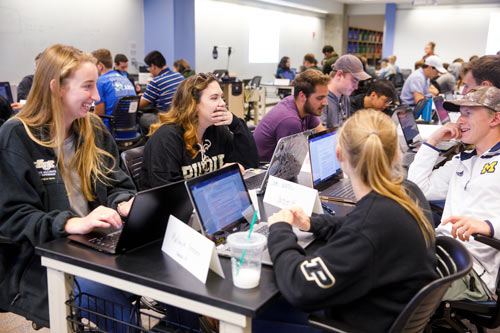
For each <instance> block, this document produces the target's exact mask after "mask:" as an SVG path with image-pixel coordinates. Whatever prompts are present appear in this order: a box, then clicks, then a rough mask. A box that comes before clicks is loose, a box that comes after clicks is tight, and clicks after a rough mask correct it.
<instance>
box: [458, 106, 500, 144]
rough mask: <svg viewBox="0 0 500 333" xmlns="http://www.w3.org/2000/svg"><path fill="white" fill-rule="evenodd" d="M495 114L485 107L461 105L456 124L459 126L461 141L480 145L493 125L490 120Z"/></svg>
mask: <svg viewBox="0 0 500 333" xmlns="http://www.w3.org/2000/svg"><path fill="white" fill-rule="evenodd" d="M494 118H495V114H494V113H493V112H490V111H489V110H488V109H487V108H485V107H480V106H473V107H470V106H461V107H460V117H459V118H458V121H457V124H458V125H459V126H460V132H461V133H462V141H463V142H464V143H467V144H473V145H480V144H481V142H482V141H483V140H485V138H486V137H487V136H488V134H489V133H490V131H491V130H494V129H495V127H494V125H492V121H493V120H494Z"/></svg>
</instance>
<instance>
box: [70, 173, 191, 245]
mask: <svg viewBox="0 0 500 333" xmlns="http://www.w3.org/2000/svg"><path fill="white" fill-rule="evenodd" d="M192 212H193V206H192V205H191V201H190V200H189V197H188V195H187V193H186V187H185V186H184V181H179V182H176V183H172V184H167V185H162V186H159V187H155V188H152V189H149V190H145V191H141V192H139V193H137V195H136V197H135V199H134V202H133V203H132V207H131V209H130V213H129V215H128V217H127V218H124V220H125V221H123V224H122V228H121V229H115V228H109V229H107V228H97V229H95V230H94V231H92V232H90V233H88V234H86V235H69V236H68V238H69V239H71V240H72V241H75V242H78V243H80V244H83V245H86V246H89V247H91V248H93V249H96V250H98V251H101V252H106V253H111V254H116V253H122V252H126V251H129V250H132V249H136V248H138V247H141V246H144V245H147V244H150V243H152V242H155V241H157V240H159V239H162V238H163V236H164V235H165V230H166V229H167V222H168V217H169V216H170V215H174V216H175V217H177V218H178V219H180V220H181V221H184V222H188V221H189V218H190V216H191V214H192Z"/></svg>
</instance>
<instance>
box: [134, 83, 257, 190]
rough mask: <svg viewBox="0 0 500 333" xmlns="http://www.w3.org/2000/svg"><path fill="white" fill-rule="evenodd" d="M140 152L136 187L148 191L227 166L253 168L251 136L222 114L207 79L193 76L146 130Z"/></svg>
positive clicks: (216, 93) (216, 90) (254, 150)
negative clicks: (140, 163)
mask: <svg viewBox="0 0 500 333" xmlns="http://www.w3.org/2000/svg"><path fill="white" fill-rule="evenodd" d="M149 135H150V136H151V137H150V138H149V140H148V142H147V143H146V146H145V148H144V159H143V164H142V170H141V185H142V187H143V188H150V187H155V186H159V185H163V184H166V183H170V182H174V181H178V180H182V179H188V178H193V177H198V176H200V175H203V174H205V173H208V172H211V171H215V170H217V169H219V168H221V167H222V166H223V165H224V164H226V163H229V162H238V163H240V164H241V165H242V166H243V167H245V168H251V167H252V168H253V167H257V166H258V164H259V157H258V155H257V147H256V146H255V141H254V140H253V136H252V133H250V131H249V130H248V127H247V125H246V123H245V121H244V120H243V119H240V118H238V117H236V116H234V115H233V114H232V113H231V112H229V111H228V110H227V109H226V104H225V102H224V100H223V96H222V90H221V88H220V86H219V83H218V82H217V80H216V78H215V77H214V76H213V75H212V74H204V73H200V74H196V75H192V76H190V77H188V78H187V79H185V80H184V81H183V82H182V83H181V84H180V85H179V87H178V88H177V91H176V92H175V95H174V100H173V102H172V108H171V109H170V111H169V112H167V113H160V114H159V121H158V122H157V123H156V124H153V125H151V128H150V132H149Z"/></svg>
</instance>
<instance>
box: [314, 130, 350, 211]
mask: <svg viewBox="0 0 500 333" xmlns="http://www.w3.org/2000/svg"><path fill="white" fill-rule="evenodd" d="M337 140H338V132H337V130H335V129H329V130H326V131H323V132H320V133H316V134H313V135H310V136H309V139H308V141H309V158H310V160H311V177H312V185H313V188H315V189H317V190H318V192H319V196H320V199H321V200H326V201H340V202H347V203H355V202H356V197H355V196H354V192H353V190H352V186H351V182H350V181H349V179H344V174H343V172H342V169H341V167H340V162H339V160H338V159H337V153H336V151H335V150H336V147H337Z"/></svg>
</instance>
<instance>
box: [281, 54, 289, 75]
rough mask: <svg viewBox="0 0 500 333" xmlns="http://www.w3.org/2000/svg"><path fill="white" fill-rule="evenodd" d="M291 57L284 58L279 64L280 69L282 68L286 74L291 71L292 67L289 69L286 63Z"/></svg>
mask: <svg viewBox="0 0 500 333" xmlns="http://www.w3.org/2000/svg"><path fill="white" fill-rule="evenodd" d="M289 59H290V58H289V57H286V56H285V57H283V58H281V60H280V63H279V64H278V68H281V69H282V70H283V71H284V72H286V71H289V70H290V67H287V65H286V62H287V61H288V60H289Z"/></svg>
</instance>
